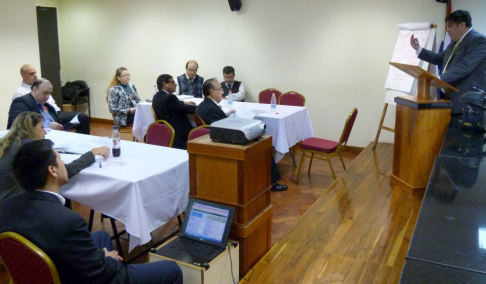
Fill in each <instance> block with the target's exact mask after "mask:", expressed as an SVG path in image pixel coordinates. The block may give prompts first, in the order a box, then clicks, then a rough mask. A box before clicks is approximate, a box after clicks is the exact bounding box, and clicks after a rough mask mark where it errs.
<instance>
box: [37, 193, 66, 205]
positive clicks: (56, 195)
mask: <svg viewBox="0 0 486 284" xmlns="http://www.w3.org/2000/svg"><path fill="white" fill-rule="evenodd" d="M38 191H39V192H45V193H49V194H52V195H54V196H55V197H57V198H59V201H61V203H62V205H65V204H66V199H65V198H64V197H62V196H61V195H60V194H59V193H55V192H52V191H47V190H38Z"/></svg>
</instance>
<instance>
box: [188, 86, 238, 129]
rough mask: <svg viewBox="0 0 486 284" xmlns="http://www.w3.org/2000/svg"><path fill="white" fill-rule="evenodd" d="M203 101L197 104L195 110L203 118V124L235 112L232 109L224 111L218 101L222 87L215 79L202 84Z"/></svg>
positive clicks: (221, 95)
mask: <svg viewBox="0 0 486 284" xmlns="http://www.w3.org/2000/svg"><path fill="white" fill-rule="evenodd" d="M203 94H204V101H202V103H200V104H199V105H198V106H197V109H196V112H197V114H199V116H200V117H201V118H202V120H204V123H205V124H208V125H210V124H211V123H213V122H215V121H218V120H221V119H223V118H227V117H228V116H230V115H231V114H232V113H234V112H235V110H234V109H232V110H230V111H229V112H227V113H224V111H223V109H222V108H221V106H220V105H218V104H219V102H221V100H222V99H223V88H222V87H221V84H220V83H219V82H218V80H216V79H214V78H213V79H209V80H206V82H204V85H203Z"/></svg>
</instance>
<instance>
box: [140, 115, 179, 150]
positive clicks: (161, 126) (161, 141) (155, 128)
mask: <svg viewBox="0 0 486 284" xmlns="http://www.w3.org/2000/svg"><path fill="white" fill-rule="evenodd" d="M174 136H175V132H174V128H172V126H170V124H169V123H168V122H167V121H165V120H157V121H155V122H152V123H151V124H150V125H149V126H148V128H147V136H146V140H147V141H145V142H146V143H147V144H152V145H158V146H164V147H172V143H173V142H174Z"/></svg>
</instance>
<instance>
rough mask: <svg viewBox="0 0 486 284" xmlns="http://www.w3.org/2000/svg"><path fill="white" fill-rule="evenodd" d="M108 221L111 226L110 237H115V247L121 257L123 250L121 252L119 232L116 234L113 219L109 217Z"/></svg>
mask: <svg viewBox="0 0 486 284" xmlns="http://www.w3.org/2000/svg"><path fill="white" fill-rule="evenodd" d="M110 221H111V228H112V230H113V237H112V239H115V243H116V249H117V250H118V254H119V255H120V256H121V257H122V258H123V252H122V247H121V243H120V234H118V230H117V229H116V223H115V219H113V218H111V217H110Z"/></svg>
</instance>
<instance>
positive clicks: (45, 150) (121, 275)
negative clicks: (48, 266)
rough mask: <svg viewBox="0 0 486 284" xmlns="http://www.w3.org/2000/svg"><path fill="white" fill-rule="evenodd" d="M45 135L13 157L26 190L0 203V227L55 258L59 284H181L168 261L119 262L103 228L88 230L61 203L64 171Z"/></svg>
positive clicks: (175, 270)
mask: <svg viewBox="0 0 486 284" xmlns="http://www.w3.org/2000/svg"><path fill="white" fill-rule="evenodd" d="M52 145H53V143H52V141H50V140H45V139H42V140H34V141H31V142H28V143H26V144H24V145H23V146H22V147H20V149H19V151H18V152H17V155H16V156H15V159H14V162H13V168H14V173H15V177H16V178H17V179H18V181H19V183H20V185H21V186H22V188H23V189H25V190H26V192H25V193H22V194H20V195H16V196H12V197H10V198H8V199H6V200H5V201H4V202H3V203H2V204H1V206H0V208H1V209H0V210H1V211H0V232H5V231H12V232H16V233H18V234H20V235H22V236H23V237H25V238H26V239H28V240H29V241H31V242H32V243H34V244H35V245H36V246H37V247H39V248H40V249H41V250H42V251H43V252H44V253H46V254H47V255H48V256H49V257H50V258H51V260H52V261H53V262H54V264H55V266H56V268H57V272H58V273H59V277H60V279H61V282H62V283H93V284H94V283H127V284H128V283H140V284H142V283H144V284H148V283H154V284H155V283H157V284H159V283H182V272H181V270H180V268H179V267H178V266H177V264H175V263H174V262H172V261H163V262H153V263H147V264H131V265H124V264H122V263H121V261H122V260H123V259H122V258H121V257H120V256H119V255H118V252H116V251H114V250H113V244H112V243H111V239H110V235H108V234H107V233H106V232H101V233H100V232H96V233H93V234H90V233H89V231H88V227H87V224H86V221H84V219H83V218H82V217H81V216H79V215H78V214H77V213H76V212H74V211H72V210H70V209H68V208H65V207H64V206H63V204H64V197H62V196H61V195H59V189H60V188H61V186H62V185H64V184H66V183H67V182H68V174H67V171H66V167H65V165H64V162H63V161H62V160H61V159H60V156H59V153H58V152H56V151H55V150H54V149H52Z"/></svg>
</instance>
